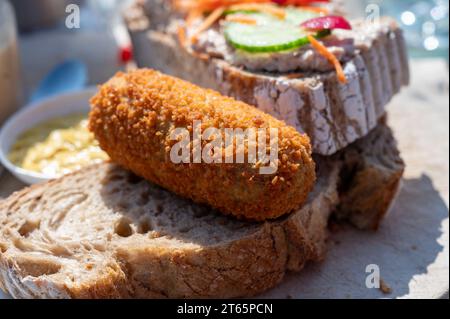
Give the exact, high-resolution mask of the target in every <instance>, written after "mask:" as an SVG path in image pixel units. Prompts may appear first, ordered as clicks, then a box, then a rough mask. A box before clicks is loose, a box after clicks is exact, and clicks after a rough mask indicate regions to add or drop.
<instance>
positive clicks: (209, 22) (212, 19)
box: [191, 7, 225, 43]
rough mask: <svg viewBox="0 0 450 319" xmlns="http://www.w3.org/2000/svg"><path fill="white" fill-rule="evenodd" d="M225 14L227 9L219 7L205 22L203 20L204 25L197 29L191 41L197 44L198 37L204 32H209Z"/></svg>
mask: <svg viewBox="0 0 450 319" xmlns="http://www.w3.org/2000/svg"><path fill="white" fill-rule="evenodd" d="M224 12H225V7H219V8H217V9H215V10H214V11H213V12H211V14H210V15H209V16H207V17H206V19H205V20H203V22H202V24H201V25H200V26H199V27H198V28H197V29H195V31H194V33H193V34H192V35H191V41H192V42H193V43H195V42H197V40H198V35H199V34H200V33H202V32H203V31H205V30H207V29H208V28H209V27H210V26H212V25H213V24H214V23H215V22H216V21H217V20H219V19H220V17H221V16H222V15H223V13H224Z"/></svg>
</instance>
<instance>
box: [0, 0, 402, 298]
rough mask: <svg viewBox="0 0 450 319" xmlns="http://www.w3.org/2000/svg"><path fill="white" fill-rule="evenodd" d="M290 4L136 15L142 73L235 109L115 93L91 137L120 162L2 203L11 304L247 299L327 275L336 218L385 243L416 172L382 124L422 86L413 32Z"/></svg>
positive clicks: (176, 96)
mask: <svg viewBox="0 0 450 319" xmlns="http://www.w3.org/2000/svg"><path fill="white" fill-rule="evenodd" d="M276 2H278V3H279V4H278V5H276V4H274V3H273V2H271V1H257V0H256V1H252V3H250V2H249V1H234V0H230V1H218V0H215V1H211V0H199V1H176V2H173V3H172V2H170V1H167V2H162V1H155V0H152V1H151V0H149V1H139V3H137V5H136V6H134V7H133V9H132V10H130V11H129V12H127V14H128V16H129V17H130V16H133V19H130V20H129V26H130V29H132V31H131V33H132V36H133V39H134V44H135V48H136V53H137V59H138V63H139V64H141V65H146V64H148V65H151V66H153V67H155V68H160V69H163V70H164V71H167V72H169V73H172V74H177V75H178V76H180V77H184V78H187V79H189V80H190V81H191V82H195V83H200V84H202V85H204V86H207V87H212V88H215V89H217V90H219V91H221V92H223V93H225V94H226V95H228V96H224V95H221V94H220V93H219V92H217V91H213V90H210V89H205V88H202V87H200V86H197V85H196V84H192V83H190V82H187V81H185V80H182V79H179V78H176V77H172V76H169V75H165V74H163V73H160V72H158V71H155V70H152V69H140V70H136V71H131V72H128V73H118V74H116V75H115V76H114V77H113V78H112V79H110V80H109V81H108V82H106V83H105V84H104V85H102V86H101V87H100V89H99V91H98V93H97V94H96V95H95V96H94V97H93V98H92V100H91V106H92V109H91V112H90V116H89V128H90V130H91V131H92V132H93V134H94V136H95V138H96V140H97V141H98V143H99V145H100V147H101V148H102V149H103V150H104V151H105V152H106V153H107V154H108V156H109V158H111V161H112V162H105V163H101V164H96V165H93V166H89V167H86V168H83V169H81V170H79V171H77V172H74V173H71V174H69V175H66V176H64V177H62V178H60V179H56V180H53V181H50V182H48V183H45V184H40V185H36V186H33V187H31V188H27V189H24V190H22V191H20V192H17V193H15V194H13V195H12V196H10V197H9V198H8V199H6V200H3V201H1V202H0V225H1V226H0V288H2V289H3V290H5V291H6V292H8V293H10V294H11V295H12V296H14V297H25V298H36V297H51V298H129V297H139V298H152V297H156V298H162V297H169V298H202V297H204V298H227V297H228V298H231V297H247V296H253V295H256V294H258V293H261V292H262V291H264V290H267V289H269V288H271V287H273V286H274V285H276V284H277V283H278V282H280V281H281V280H282V278H283V277H284V275H285V274H286V273H287V272H288V271H299V270H301V269H302V268H303V267H304V265H305V264H306V263H307V262H310V261H312V262H314V261H320V260H322V259H323V258H324V257H325V252H326V239H327V235H328V227H327V225H328V221H329V219H330V217H332V216H333V218H338V219H346V220H348V221H350V222H351V223H352V224H354V225H355V226H357V227H359V228H362V229H376V228H377V227H378V225H379V224H380V222H381V220H382V218H383V216H384V215H385V214H386V212H387V211H388V209H389V207H390V205H391V203H392V201H393V199H394V197H395V194H396V192H397V189H398V186H399V183H400V180H401V177H402V174H403V170H404V163H403V161H402V159H401V157H400V155H399V152H398V149H397V146H396V142H395V139H394V138H393V135H392V132H391V130H390V129H389V127H388V126H387V124H386V116H385V111H384V106H385V104H386V103H387V102H388V100H389V99H390V98H391V97H392V95H393V94H394V93H396V92H397V91H398V90H399V89H400V87H401V85H403V84H406V83H407V81H408V66H407V63H406V57H405V55H404V54H405V53H404V48H403V45H404V44H403V40H402V35H401V31H400V30H399V29H398V28H397V27H396V26H395V24H394V23H393V22H392V21H390V20H387V19H384V20H382V22H380V23H381V24H380V25H376V26H373V25H368V24H366V23H365V22H354V21H352V22H351V23H348V22H347V21H346V20H345V19H344V18H342V17H341V16H330V15H329V13H331V10H334V9H333V7H332V6H330V5H327V6H325V7H317V6H314V7H311V6H308V7H305V6H304V4H305V3H306V2H309V1H294V0H293V1H276ZM285 4H288V5H289V6H285ZM138 26H139V27H140V28H141V29H140V30H139V31H136V28H137V27H138ZM336 28H337V29H339V30H338V31H335V30H334V29H336ZM342 28H343V30H342ZM349 28H351V30H349ZM269 31H270V32H269ZM272 31H273V32H272ZM282 31H283V32H282ZM308 59H310V60H308ZM307 61H309V62H307ZM229 96H232V97H229ZM255 106H256V107H255ZM230 136H231V138H230Z"/></svg>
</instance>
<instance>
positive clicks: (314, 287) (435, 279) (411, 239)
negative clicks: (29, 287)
mask: <svg viewBox="0 0 450 319" xmlns="http://www.w3.org/2000/svg"><path fill="white" fill-rule="evenodd" d="M411 69H412V83H411V86H410V87H409V88H407V89H404V90H403V91H402V93H401V94H400V95H399V96H397V97H396V98H395V99H394V100H393V101H392V103H391V105H390V106H389V107H388V109H389V121H390V125H391V126H392V127H393V129H394V132H395V136H396V137H397V139H398V141H399V146H400V150H401V152H402V156H403V158H404V159H405V161H406V165H407V168H406V172H405V176H404V180H403V187H402V189H401V191H400V193H399V196H398V198H397V201H396V202H395V204H394V205H393V207H392V210H391V213H390V214H389V216H388V217H387V218H386V220H385V221H384V223H383V224H382V226H381V228H380V229H379V231H377V232H363V231H358V230H355V229H353V228H351V227H346V226H345V227H342V228H341V229H339V230H338V231H334V232H333V233H332V234H331V236H330V240H329V253H328V256H327V258H326V260H324V261H323V262H322V263H319V264H309V265H307V267H306V268H305V269H304V270H303V271H302V272H300V273H298V274H289V275H288V276H286V278H285V279H284V280H283V282H282V283H281V284H280V285H279V286H278V287H276V288H274V289H272V290H270V291H268V292H266V293H265V294H263V295H261V296H260V297H262V298H441V297H446V298H448V288H449V210H448V207H449V106H448V105H449V94H448V76H449V75H448V65H447V64H446V62H445V61H442V60H417V61H413V62H412V63H411ZM91 72H92V71H91ZM22 187H24V185H23V184H21V183H20V182H19V181H17V180H16V179H14V178H13V177H12V176H11V175H9V174H8V173H3V175H2V176H1V177H0V197H6V196H8V195H9V194H10V193H11V192H13V191H15V190H19V189H21V188H22ZM370 264H375V265H377V266H378V267H379V270H380V276H381V278H382V279H383V282H384V283H385V284H386V287H389V288H390V289H385V291H387V290H391V292H390V293H388V294H386V293H383V292H382V291H381V289H377V288H371V289H370V288H367V287H366V277H367V276H368V273H366V267H367V266H368V265H370ZM7 297H8V296H5V295H4V294H2V293H1V292H0V298H7Z"/></svg>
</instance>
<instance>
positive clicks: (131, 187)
mask: <svg viewBox="0 0 450 319" xmlns="http://www.w3.org/2000/svg"><path fill="white" fill-rule="evenodd" d="M374 145H378V146H376V147H374V148H373V150H368V148H369V147H372V146H374ZM382 145H384V146H382ZM345 153H348V154H349V155H346V154H345ZM385 154H391V155H388V156H386V155H385ZM350 159H351V160H350ZM316 161H317V167H318V174H317V175H318V180H317V183H316V185H315V189H314V191H313V192H312V193H311V194H310V197H309V200H308V202H307V204H306V205H305V206H304V207H303V208H302V209H300V210H298V211H296V212H293V213H292V214H290V215H288V216H287V217H285V218H281V219H278V220H275V221H271V222H265V223H246V222H241V221H237V220H234V219H232V218H229V217H225V216H223V215H221V214H217V213H215V212H214V211H212V210H211V209H209V208H207V207H204V206H199V205H196V204H193V203H192V202H190V201H188V200H185V199H182V198H179V197H177V196H176V195H173V194H171V193H169V192H167V191H165V190H163V189H161V188H159V187H157V186H155V185H153V184H150V183H148V182H146V181H143V180H141V179H140V178H139V177H136V176H135V175H132V174H131V173H129V172H127V171H125V170H123V169H121V168H119V167H118V166H116V165H114V164H108V163H104V164H99V165H94V166H91V167H88V168H85V169H83V170H81V171H78V172H76V173H73V174H71V175H67V176H65V177H63V178H61V179H58V180H54V181H51V182H48V183H46V184H41V185H35V186H32V187H30V188H27V189H24V190H22V191H19V192H17V193H15V194H13V195H11V196H10V197H9V198H8V199H6V200H3V201H2V202H0V288H2V289H3V290H4V291H5V292H7V293H9V294H11V295H12V296H13V297H16V298H128V297H134V298H161V297H186V298H198V297H239V296H251V295H255V294H257V293H259V292H262V291H264V290H266V289H269V288H270V287H272V286H274V285H275V284H276V283H278V282H279V281H280V280H281V279H282V278H283V276H284V274H285V273H286V271H299V270H301V269H302V268H303V266H304V265H305V263H306V262H308V261H319V260H322V259H323V258H324V256H325V252H326V238H327V235H328V231H327V222H328V218H329V216H330V213H331V212H332V211H333V209H334V208H335V207H336V206H338V207H339V208H340V210H339V216H340V217H343V218H347V219H349V220H351V221H352V222H354V223H356V224H357V225H358V226H361V227H367V226H373V225H378V224H379V221H380V219H381V218H382V216H383V215H384V212H385V210H386V206H385V205H369V204H371V203H378V202H379V200H380V198H381V199H385V200H388V199H392V198H393V194H394V193H395V192H394V189H393V188H392V187H384V181H386V180H389V181H390V182H391V183H394V184H395V183H397V184H398V181H399V179H400V177H401V172H402V171H403V164H402V162H401V159H400V158H399V157H398V151H397V150H396V145H395V142H394V139H393V137H392V134H391V132H390V130H389V129H388V128H387V127H386V126H384V125H383V124H380V125H379V126H378V127H377V128H376V129H375V130H373V131H372V132H371V133H370V134H369V136H367V137H366V138H364V139H362V140H361V141H359V142H357V143H356V144H355V145H351V146H349V147H348V148H347V149H346V150H345V151H343V152H341V153H340V154H337V155H335V156H333V157H322V156H318V157H317V158H316ZM350 171H351V172H352V174H349V173H348V172H350ZM364 172H370V174H369V173H364ZM358 176H362V177H364V176H370V178H371V180H373V181H377V183H376V184H375V185H372V184H371V183H370V181H367V180H364V178H358ZM395 178H397V181H396V182H395ZM343 185H346V187H344V186H343ZM358 188H359V189H360V190H361V191H360V192H358V191H354V189H358ZM338 189H339V191H338ZM374 190H375V191H374ZM354 194H355V195H354ZM338 195H341V200H339V196H338ZM353 195H354V196H353ZM352 205H354V207H355V208H352ZM349 208H350V209H349ZM356 208H358V209H356ZM345 209H349V211H348V213H347V212H345V211H344V210H345ZM377 210H378V211H377Z"/></svg>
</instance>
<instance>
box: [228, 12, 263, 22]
mask: <svg viewBox="0 0 450 319" xmlns="http://www.w3.org/2000/svg"><path fill="white" fill-rule="evenodd" d="M225 20H226V21H229V22H237V23H242V24H256V20H255V19H253V18H250V17H247V16H245V15H243V14H230V15H227V17H226V19H225Z"/></svg>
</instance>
